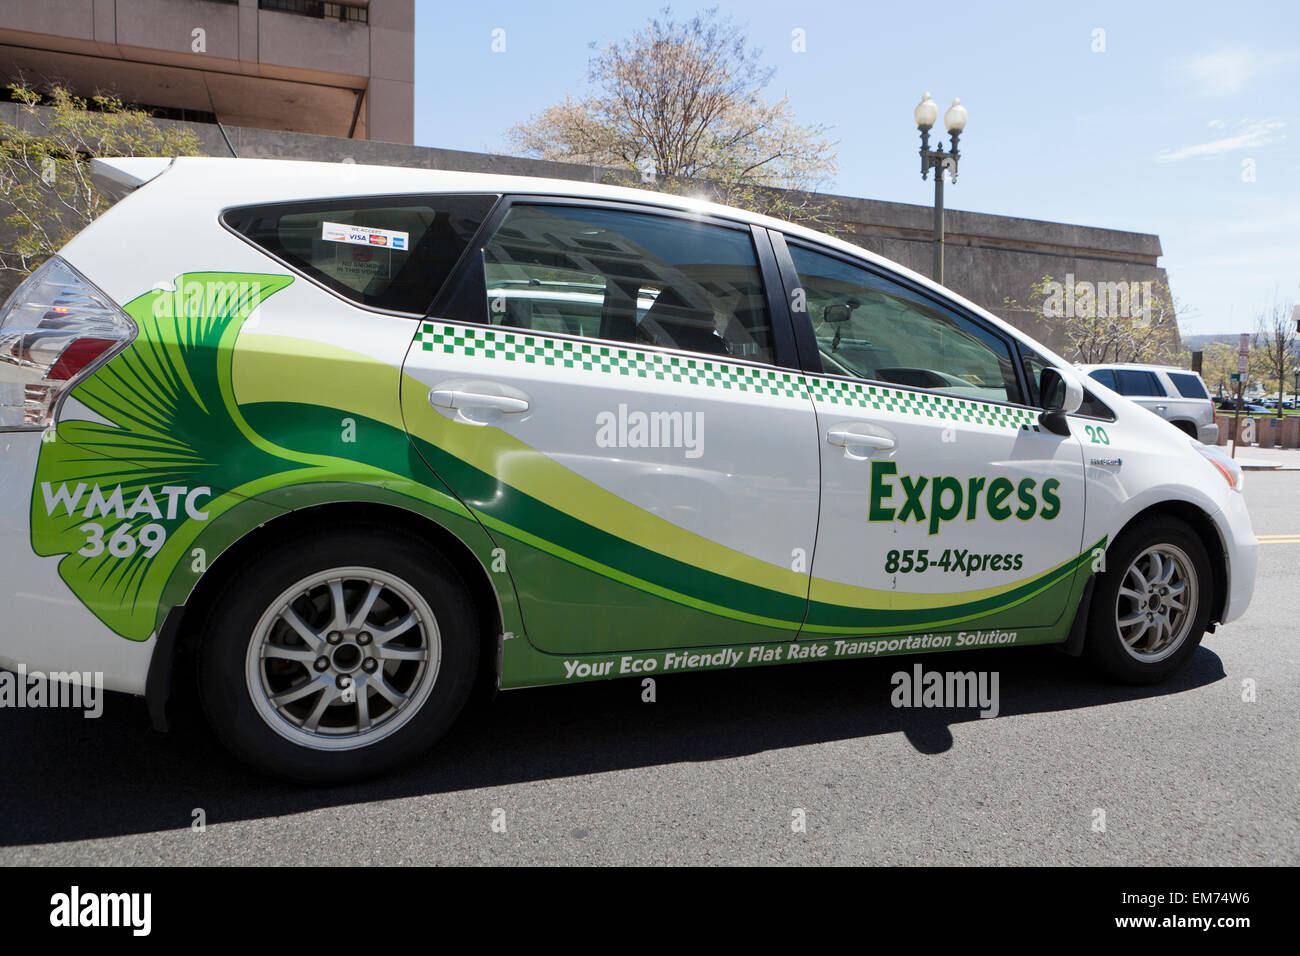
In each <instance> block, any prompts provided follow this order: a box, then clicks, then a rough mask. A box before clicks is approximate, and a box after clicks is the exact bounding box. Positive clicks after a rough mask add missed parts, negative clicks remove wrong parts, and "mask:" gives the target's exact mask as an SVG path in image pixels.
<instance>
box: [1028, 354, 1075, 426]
mask: <svg viewBox="0 0 1300 956" xmlns="http://www.w3.org/2000/svg"><path fill="white" fill-rule="evenodd" d="M1038 395H1039V399H1040V400H1041V401H1042V404H1043V410H1042V411H1041V412H1040V413H1039V415H1038V421H1039V423H1040V424H1042V426H1043V427H1044V428H1046V429H1047V430H1048V431H1049V432H1051V433H1052V434H1054V435H1068V434H1070V424H1069V422H1068V421H1066V417H1067V416H1069V415H1073V414H1074V413H1075V412H1077V411H1078V410H1079V408H1080V406H1081V405H1083V385H1081V384H1080V383H1079V380H1078V379H1077V378H1075V377H1074V376H1073V375H1071V374H1069V373H1068V372H1063V371H1062V370H1061V369H1058V368H1053V367H1051V366H1050V365H1049V366H1048V367H1046V368H1044V369H1043V371H1042V374H1041V375H1040V376H1039V380H1038Z"/></svg>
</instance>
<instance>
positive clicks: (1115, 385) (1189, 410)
mask: <svg viewBox="0 0 1300 956" xmlns="http://www.w3.org/2000/svg"><path fill="white" fill-rule="evenodd" d="M1080 368H1081V369H1083V371H1085V372H1086V373H1087V374H1088V375H1089V376H1090V377H1091V378H1094V379H1096V380H1097V381H1098V382H1101V384H1103V385H1105V386H1106V387H1107V388H1109V389H1112V390H1114V391H1116V392H1119V393H1120V394H1121V395H1124V396H1126V397H1127V398H1129V399H1131V400H1132V401H1134V402H1136V403H1137V404H1139V405H1141V406H1143V407H1144V408H1148V409H1150V410H1151V411H1153V412H1155V413H1156V414H1157V415H1159V416H1160V417H1161V418H1163V419H1165V420H1166V421H1168V422H1169V423H1170V424H1171V425H1174V426H1175V427H1177V428H1181V429H1182V430H1183V431H1185V432H1186V433H1187V434H1189V435H1191V436H1192V437H1193V438H1196V439H1198V440H1200V441H1202V442H1204V443H1205V444H1207V445H1213V444H1214V443H1215V442H1217V441H1218V440H1219V426H1218V425H1216V424H1215V423H1214V402H1213V401H1211V400H1210V393H1209V391H1208V390H1207V389H1206V388H1205V382H1204V381H1202V379H1201V376H1199V375H1197V374H1196V373H1195V372H1190V371H1188V370H1187V369H1184V368H1176V367H1173V366H1165V365H1081V366H1080Z"/></svg>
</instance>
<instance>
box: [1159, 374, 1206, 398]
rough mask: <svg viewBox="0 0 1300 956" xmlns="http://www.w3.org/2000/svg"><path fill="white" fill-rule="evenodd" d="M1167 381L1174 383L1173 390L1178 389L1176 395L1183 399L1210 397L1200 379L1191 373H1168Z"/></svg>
mask: <svg viewBox="0 0 1300 956" xmlns="http://www.w3.org/2000/svg"><path fill="white" fill-rule="evenodd" d="M1169 380H1170V381H1171V382H1173V383H1174V388H1176V389H1178V394H1179V395H1181V396H1183V398H1209V397H1210V393H1209V392H1207V391H1206V390H1205V385H1204V384H1202V382H1201V380H1200V378H1199V377H1198V376H1197V375H1195V374H1194V373H1192V372H1170V373H1169Z"/></svg>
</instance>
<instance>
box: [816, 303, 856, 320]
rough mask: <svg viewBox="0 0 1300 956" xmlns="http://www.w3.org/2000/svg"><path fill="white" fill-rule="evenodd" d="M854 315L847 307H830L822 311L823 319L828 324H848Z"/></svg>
mask: <svg viewBox="0 0 1300 956" xmlns="http://www.w3.org/2000/svg"><path fill="white" fill-rule="evenodd" d="M852 314H853V310H852V309H850V308H849V307H848V306H847V305H842V304H841V305H828V306H826V308H825V309H824V310H823V311H822V319H823V320H824V321H826V322H847V321H848V320H849V318H850V316H852Z"/></svg>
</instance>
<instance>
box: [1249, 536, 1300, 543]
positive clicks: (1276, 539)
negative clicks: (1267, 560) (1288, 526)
mask: <svg viewBox="0 0 1300 956" xmlns="http://www.w3.org/2000/svg"><path fill="white" fill-rule="evenodd" d="M1256 537H1257V538H1259V543H1260V544H1300V533H1296V534H1260V535H1256Z"/></svg>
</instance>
